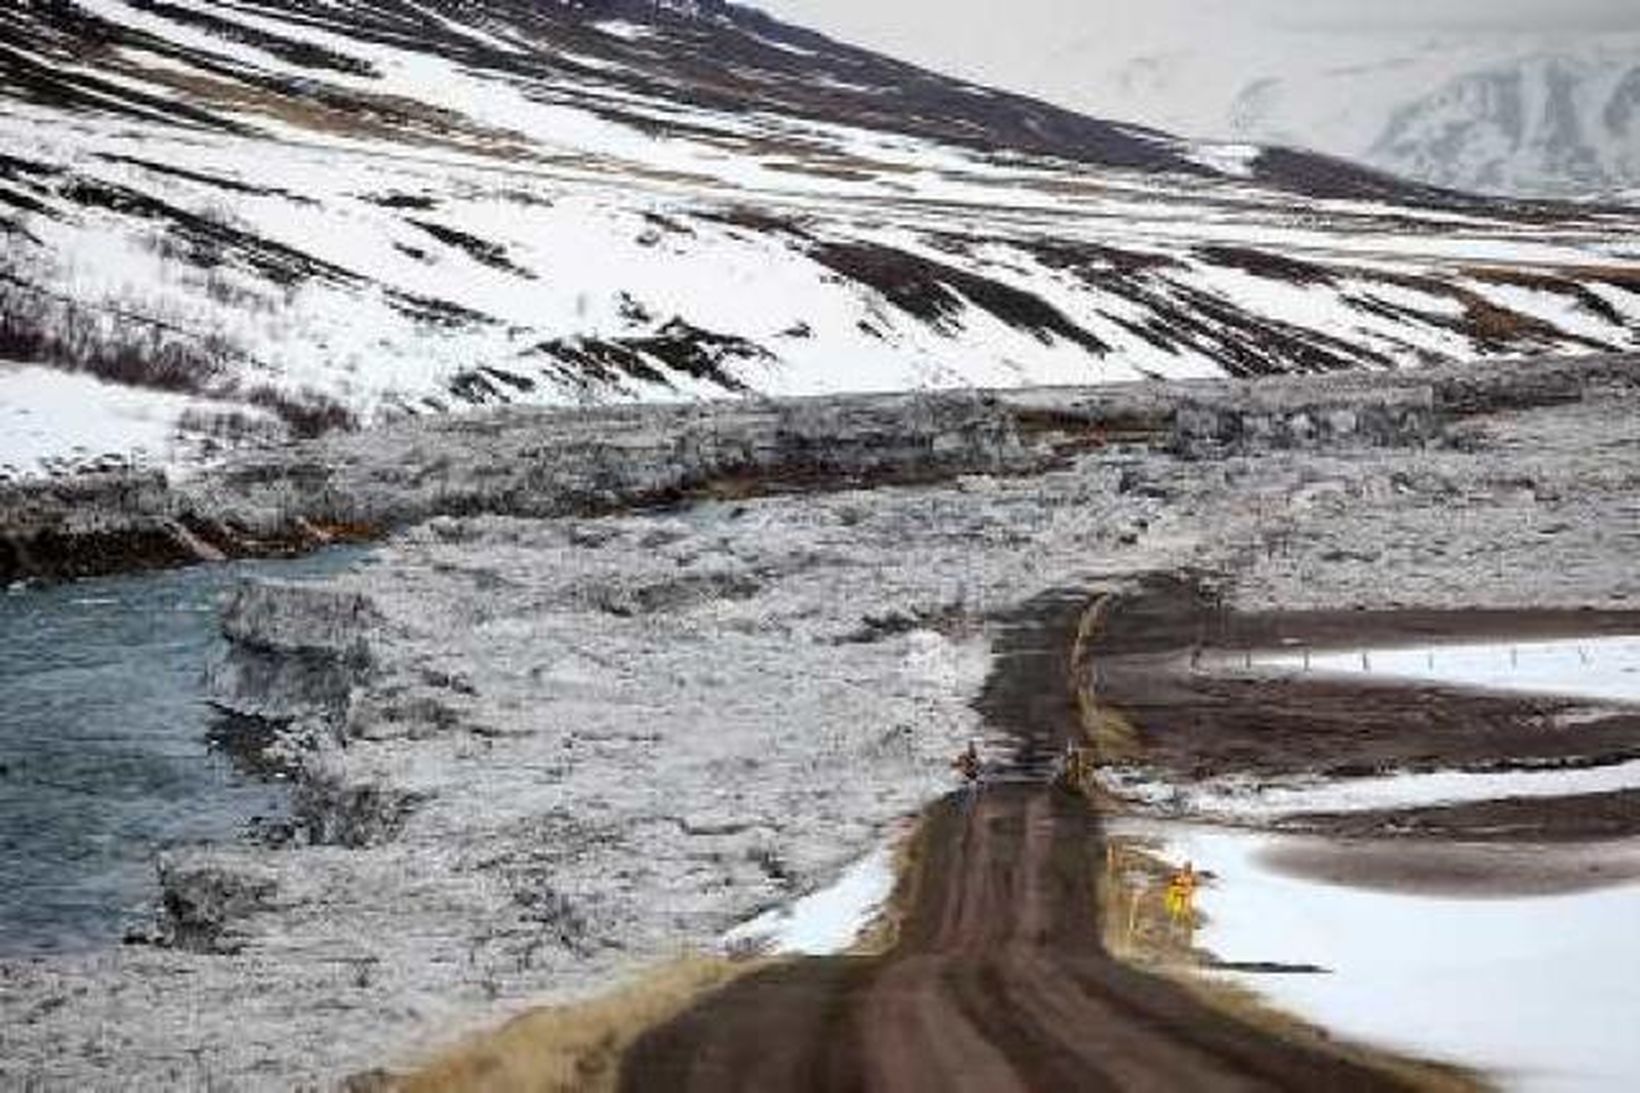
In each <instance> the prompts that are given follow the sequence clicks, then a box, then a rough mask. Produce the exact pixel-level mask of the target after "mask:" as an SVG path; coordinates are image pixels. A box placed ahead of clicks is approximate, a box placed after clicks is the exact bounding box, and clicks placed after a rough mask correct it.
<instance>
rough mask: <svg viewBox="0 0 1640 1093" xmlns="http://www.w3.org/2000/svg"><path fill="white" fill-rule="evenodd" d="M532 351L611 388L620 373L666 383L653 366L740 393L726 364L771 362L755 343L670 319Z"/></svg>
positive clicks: (740, 387)
mask: <svg viewBox="0 0 1640 1093" xmlns="http://www.w3.org/2000/svg"><path fill="white" fill-rule="evenodd" d="M534 352H537V353H542V354H545V355H546V356H549V357H551V358H553V359H554V360H556V361H558V362H560V363H561V364H564V365H567V366H569V368H570V369H571V370H572V377H571V378H572V379H573V381H574V382H576V383H578V384H584V383H587V382H591V383H595V384H600V385H609V386H613V385H616V384H618V383H619V382H620V381H621V379H622V378H623V377H627V378H631V379H635V380H639V381H640V382H643V383H653V384H658V385H662V386H667V387H670V386H672V381H671V379H670V378H668V376H667V375H666V373H665V372H663V371H661V369H660V367H657V365H659V366H664V367H665V368H669V369H671V370H672V371H673V372H681V373H683V374H684V375H688V376H691V377H693V378H695V379H697V380H702V381H704V382H706V383H711V384H714V385H715V386H717V387H719V388H722V389H723V390H725V391H732V392H735V393H737V394H743V393H745V392H747V391H749V390H750V388H748V387H747V386H746V384H745V383H743V382H742V381H741V380H739V379H737V378H736V377H735V376H734V375H733V374H732V373H730V372H729V371H728V370H727V368H726V366H727V365H728V364H730V363H731V362H734V361H757V360H773V359H774V357H773V354H771V353H770V352H769V351H768V350H766V349H764V348H763V347H762V346H760V345H758V344H757V343H756V342H753V341H749V340H747V339H745V338H741V337H738V336H736V335H733V334H718V333H714V332H713V331H710V330H703V329H701V328H700V327H698V326H694V325H693V324H691V323H687V322H685V321H684V320H683V319H680V318H674V319H672V320H670V321H669V322H667V324H666V325H665V326H663V327H661V328H660V329H659V330H657V331H656V332H655V333H653V334H648V335H643V336H638V337H628V338H582V337H575V338H555V339H553V340H551V341H547V342H542V343H541V344H540V345H538V346H536V347H535V350H534Z"/></svg>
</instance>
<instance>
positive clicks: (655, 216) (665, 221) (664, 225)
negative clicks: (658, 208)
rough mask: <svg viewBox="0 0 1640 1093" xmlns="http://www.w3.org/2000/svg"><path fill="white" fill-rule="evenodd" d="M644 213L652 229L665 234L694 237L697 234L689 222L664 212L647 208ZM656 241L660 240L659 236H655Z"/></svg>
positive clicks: (646, 221)
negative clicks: (686, 222)
mask: <svg viewBox="0 0 1640 1093" xmlns="http://www.w3.org/2000/svg"><path fill="white" fill-rule="evenodd" d="M642 215H643V222H644V223H645V224H647V225H648V226H649V228H650V229H652V230H654V231H657V232H661V233H663V234H665V235H679V236H685V237H691V238H692V237H693V236H694V234H695V229H694V228H691V227H690V226H689V225H688V224H685V223H684V222H683V221H681V220H677V219H674V218H673V217H670V216H666V215H664V214H662V213H658V212H654V211H652V210H646V211H645V212H644V213H643V214H642ZM644 238H650V236H647V235H646V236H644ZM655 242H657V243H658V242H660V240H659V238H655Z"/></svg>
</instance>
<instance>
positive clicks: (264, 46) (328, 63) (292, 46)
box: [129, 0, 381, 77]
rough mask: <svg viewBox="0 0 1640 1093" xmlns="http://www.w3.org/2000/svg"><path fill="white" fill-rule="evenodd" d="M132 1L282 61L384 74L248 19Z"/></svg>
mask: <svg viewBox="0 0 1640 1093" xmlns="http://www.w3.org/2000/svg"><path fill="white" fill-rule="evenodd" d="M129 3H130V4H131V6H132V7H134V8H136V9H137V10H138V11H146V12H150V13H152V14H154V15H159V16H162V17H163V18H166V19H169V20H171V21H172V22H174V23H181V24H183V25H184V26H191V27H195V28H197V29H199V30H203V31H205V32H206V33H207V34H211V35H213V36H215V37H217V38H222V39H224V40H226V41H230V42H238V43H240V44H241V45H247V46H250V47H252V48H253V49H260V50H262V51H263V52H264V53H271V54H272V55H273V56H275V57H278V58H279V59H280V60H282V61H288V62H289V63H291V64H293V65H299V66H301V67H302V68H316V69H325V70H328V71H331V72H340V73H343V74H345V75H349V76H368V77H377V76H380V75H381V73H379V72H377V71H376V67H375V66H374V65H372V64H370V63H369V62H368V61H361V60H359V59H358V58H356V57H349V56H347V55H346V54H342V53H337V52H336V51H335V50H331V49H326V48H325V47H323V46H321V45H316V44H314V43H313V42H304V41H299V40H297V39H294V38H285V37H282V36H280V35H277V34H272V33H269V32H268V31H265V30H261V29H260V28H257V27H253V26H250V25H248V24H245V23H236V22H234V21H233V20H231V19H224V18H222V17H221V16H218V15H212V14H210V13H208V12H203V11H197V10H195V9H193V8H185V7H182V6H180V5H177V4H170V3H166V2H165V0H129Z"/></svg>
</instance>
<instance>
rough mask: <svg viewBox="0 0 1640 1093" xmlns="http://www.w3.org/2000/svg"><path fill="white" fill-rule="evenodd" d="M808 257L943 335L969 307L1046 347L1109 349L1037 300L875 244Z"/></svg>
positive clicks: (841, 246) (816, 251)
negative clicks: (1062, 343) (1060, 343)
mask: <svg viewBox="0 0 1640 1093" xmlns="http://www.w3.org/2000/svg"><path fill="white" fill-rule="evenodd" d="M809 254H810V256H811V257H812V258H814V260H815V261H817V262H819V263H820V264H821V265H823V266H825V267H826V268H827V269H829V270H831V271H832V272H834V273H837V274H839V275H841V276H843V277H846V278H848V279H849V280H852V281H857V282H859V283H861V284H864V285H867V286H869V287H871V288H873V289H875V290H877V291H878V292H880V293H882V294H883V296H885V297H887V299H888V300H889V302H890V303H892V304H893V305H894V306H895V307H897V308H899V309H900V310H901V311H904V312H906V313H908V314H910V315H913V316H915V317H917V318H918V319H921V320H922V321H923V322H925V323H927V324H929V325H930V326H932V327H934V329H936V330H939V331H940V332H942V333H946V334H949V333H951V332H952V328H953V324H954V323H956V321H957V320H958V319H959V318H960V316H961V315H962V312H963V310H964V308H965V307H966V306H967V304H969V303H971V304H973V306H975V307H977V308H979V309H980V310H981V311H985V312H988V313H989V314H991V315H993V316H995V317H996V318H997V319H1000V320H1001V321H1002V322H1004V323H1006V324H1007V325H1008V326H1011V327H1013V328H1014V329H1015V330H1022V331H1025V332H1027V333H1029V334H1033V335H1035V336H1036V338H1037V339H1038V340H1040V341H1041V342H1043V343H1044V344H1052V342H1053V339H1054V338H1055V337H1059V338H1063V339H1065V340H1066V341H1069V342H1071V343H1073V344H1075V345H1079V346H1081V347H1082V348H1083V349H1085V350H1087V351H1088V352H1089V353H1092V354H1093V355H1095V356H1103V355H1104V354H1106V353H1108V352H1109V351H1110V347H1109V346H1107V345H1106V344H1105V343H1104V342H1102V341H1100V340H1099V339H1098V338H1097V337H1095V336H1094V335H1093V334H1091V333H1089V332H1088V331H1086V330H1083V329H1082V328H1081V327H1079V326H1077V325H1076V324H1075V323H1074V322H1072V321H1071V320H1070V319H1069V318H1067V317H1066V316H1065V314H1064V312H1062V311H1060V310H1059V309H1058V308H1056V307H1054V306H1053V305H1052V304H1050V303H1048V302H1047V301H1045V300H1043V299H1041V298H1040V297H1038V296H1035V295H1033V294H1031V293H1029V292H1026V291H1024V290H1022V289H1017V288H1014V287H1012V286H1011V285H1005V284H1002V283H1000V282H998V281H993V280H991V279H990V278H987V277H981V276H980V275H978V274H975V273H969V272H968V271H966V270H962V269H957V268H955V267H953V266H947V265H945V264H943V263H940V262H935V261H933V260H932V259H929V258H923V257H921V256H919V255H915V254H910V253H908V252H906V251H902V250H898V249H896V248H893V247H884V246H879V245H877V244H875V243H821V244H819V245H817V246H816V247H814V248H813V249H812V250H811V251H810V252H809Z"/></svg>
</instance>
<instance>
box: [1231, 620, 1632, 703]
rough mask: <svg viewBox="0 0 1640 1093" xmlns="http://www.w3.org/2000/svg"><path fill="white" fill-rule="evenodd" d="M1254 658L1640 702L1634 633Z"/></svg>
mask: <svg viewBox="0 0 1640 1093" xmlns="http://www.w3.org/2000/svg"><path fill="white" fill-rule="evenodd" d="M1254 664H1257V665H1264V666H1269V667H1274V668H1284V669H1293V668H1296V669H1298V670H1300V671H1305V670H1308V671H1313V672H1327V673H1350V674H1360V673H1369V674H1373V675H1381V676H1385V677H1388V678H1394V679H1415V680H1425V681H1429V682H1435V683H1452V684H1456V685H1459V686H1464V687H1484V688H1487V689H1489V690H1496V691H1519V692H1526V693H1540V694H1561V695H1572V696H1577V697H1581V698H1599V699H1606V700H1616V701H1623V702H1640V637H1636V636H1623V637H1598V638H1575V639H1565V640H1557V641H1519V642H1509V643H1491V644H1474V645H1437V646H1424V647H1414V648H1405V649H1361V650H1354V651H1351V652H1345V653H1314V654H1310V655H1309V656H1306V655H1305V654H1302V653H1283V654H1281V655H1279V656H1269V657H1262V658H1257V659H1255V660H1254Z"/></svg>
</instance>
